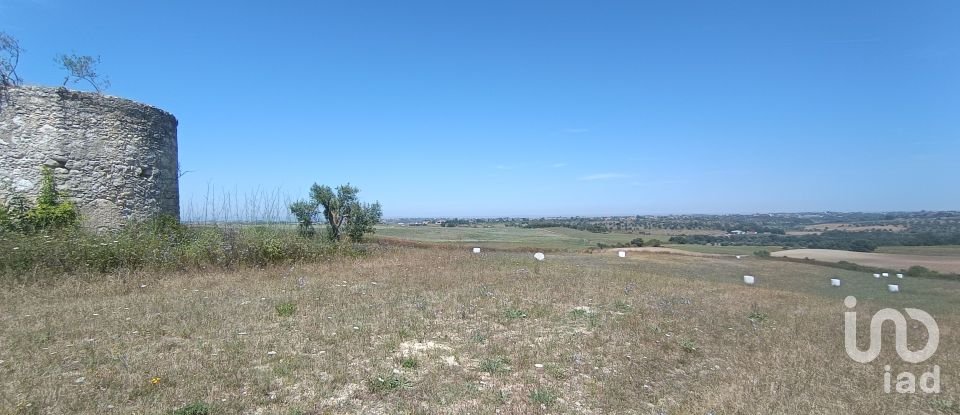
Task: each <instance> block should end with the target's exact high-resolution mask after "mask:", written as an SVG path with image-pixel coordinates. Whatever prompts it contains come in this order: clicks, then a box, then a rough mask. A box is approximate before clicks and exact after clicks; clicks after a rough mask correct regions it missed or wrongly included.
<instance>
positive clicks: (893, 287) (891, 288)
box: [887, 284, 900, 293]
mask: <svg viewBox="0 0 960 415" xmlns="http://www.w3.org/2000/svg"><path fill="white" fill-rule="evenodd" d="M887 291H890V292H892V293H898V292H900V286H899V285H897V284H887Z"/></svg>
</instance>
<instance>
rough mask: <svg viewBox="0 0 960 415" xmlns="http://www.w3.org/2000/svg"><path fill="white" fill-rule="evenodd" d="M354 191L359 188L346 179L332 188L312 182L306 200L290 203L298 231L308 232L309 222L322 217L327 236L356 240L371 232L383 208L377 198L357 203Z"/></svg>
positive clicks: (310, 224)
mask: <svg viewBox="0 0 960 415" xmlns="http://www.w3.org/2000/svg"><path fill="white" fill-rule="evenodd" d="M358 193H360V189H358V188H356V187H354V186H351V185H350V184H349V183H348V184H346V185H342V186H337V188H336V189H332V188H330V186H325V185H324V186H321V185H318V184H316V183H314V184H313V186H311V187H310V200H301V201H297V202H295V203H292V204H291V205H290V213H292V214H293V215H294V216H295V217H296V218H297V222H298V223H299V229H300V232H301V234H306V235H312V234H313V233H314V230H313V224H314V223H316V222H319V221H320V219H322V220H324V221H326V223H327V237H328V238H330V239H332V240H334V241H342V240H343V238H344V237H347V238H349V239H350V241H353V242H360V241H361V240H363V235H364V234H365V233H373V232H374V228H373V226H374V225H376V224H378V223H380V219H381V218H382V217H383V210H382V209H381V207H380V203H379V202H376V203H372V204H370V203H361V202H360V200H359V198H358V197H357V194H358ZM321 208H322V209H323V210H322V212H321V211H320V209H321ZM321 213H322V215H323V216H322V217H321V216H320V215H321Z"/></svg>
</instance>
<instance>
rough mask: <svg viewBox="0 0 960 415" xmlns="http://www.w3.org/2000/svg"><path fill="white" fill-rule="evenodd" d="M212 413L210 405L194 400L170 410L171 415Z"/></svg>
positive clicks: (205, 414)
mask: <svg viewBox="0 0 960 415" xmlns="http://www.w3.org/2000/svg"><path fill="white" fill-rule="evenodd" d="M211 413H213V411H212V410H211V409H210V406H209V405H207V404H206V403H203V402H195V403H192V404H190V405H187V406H184V407H182V408H180V409H177V410H175V411H173V412H172V414H173V415H209V414H211Z"/></svg>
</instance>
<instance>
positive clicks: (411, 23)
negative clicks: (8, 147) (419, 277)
mask: <svg viewBox="0 0 960 415" xmlns="http://www.w3.org/2000/svg"><path fill="white" fill-rule="evenodd" d="M212 3H213V2H201V1H151V2H141V1H130V0H124V1H87V2H78V1H69V0H0V30H3V31H6V32H7V33H9V34H11V35H13V36H15V37H17V38H18V39H20V42H21V45H22V46H23V47H24V48H25V49H26V53H25V54H24V55H23V57H22V60H21V65H20V68H19V72H20V74H21V75H22V77H23V78H24V79H25V80H26V81H27V83H31V84H47V85H56V84H59V82H60V81H61V80H62V75H61V74H60V72H59V70H58V69H57V67H56V65H55V64H54V63H53V57H54V56H55V55H56V54H57V53H62V52H71V51H74V52H77V53H79V54H91V55H100V56H101V57H102V59H103V62H102V64H101V70H102V72H104V73H106V74H108V75H109V78H110V80H111V82H112V83H113V86H112V88H111V89H109V90H108V93H109V94H111V95H118V96H122V97H126V98H130V99H134V100H137V101H142V102H145V103H149V104H152V105H156V106H158V107H160V108H163V109H166V110H168V111H170V112H172V113H173V114H174V115H176V116H177V118H178V119H179V121H180V128H179V142H180V162H181V165H182V167H183V168H184V169H185V170H190V171H192V172H191V173H189V174H187V175H186V176H184V177H183V178H182V180H181V199H182V200H183V204H187V203H189V202H190V201H191V200H193V201H194V203H199V202H201V201H202V199H203V197H204V195H205V194H206V193H207V189H208V186H211V185H212V186H214V188H216V189H217V190H216V192H217V193H220V192H221V190H220V189H227V190H229V191H230V192H234V191H236V192H239V193H241V194H244V193H245V194H250V193H251V192H253V191H254V189H261V190H264V189H266V190H269V191H276V190H277V189H279V191H280V192H282V193H284V194H289V195H291V197H300V196H304V195H306V191H307V188H308V187H309V186H310V184H311V183H313V182H319V183H322V184H331V185H336V184H340V183H346V182H350V183H352V184H354V185H357V186H359V187H360V188H361V190H362V192H361V196H362V197H363V198H365V199H368V200H373V199H377V200H379V201H380V202H381V203H382V204H383V205H384V213H385V215H386V216H388V217H397V216H433V215H438V216H499V215H529V216H541V215H594V214H650V213H734V212H744V213H745V212H770V211H810V210H843V211H850V210H858V211H884V210H920V209H928V210H935V209H960V186H958V184H957V183H958V179H960V169H958V161H960V2H956V1H953V0H940V1H919V2H903V1H843V2H838V1H804V2H791V3H792V4H787V2H773V1H728V2H719V1H699V2H682V1H668V2H657V3H653V2H640V1H576V2H571V1H556V0H551V1H526V2H525V1H516V0H511V1H488V0H485V1H439V0H438V1H381V2H372V1H318V2H293V1H270V2H245V1H233V2H223V3H221V4H217V5H214V4H212Z"/></svg>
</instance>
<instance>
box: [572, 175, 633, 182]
mask: <svg viewBox="0 0 960 415" xmlns="http://www.w3.org/2000/svg"><path fill="white" fill-rule="evenodd" d="M627 177H630V176H628V175H626V174H623V173H597V174H591V175H587V176H582V177H580V178H578V179H577V180H580V181H593V180H613V179H626V178H627Z"/></svg>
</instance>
